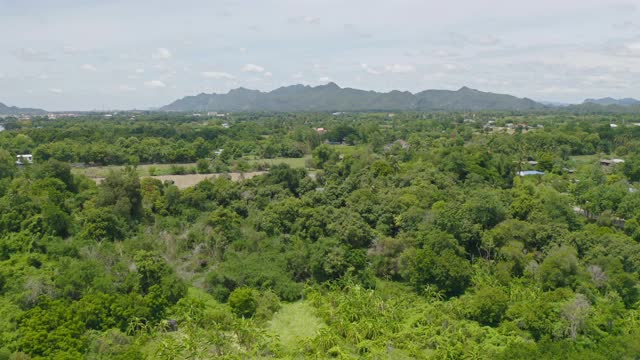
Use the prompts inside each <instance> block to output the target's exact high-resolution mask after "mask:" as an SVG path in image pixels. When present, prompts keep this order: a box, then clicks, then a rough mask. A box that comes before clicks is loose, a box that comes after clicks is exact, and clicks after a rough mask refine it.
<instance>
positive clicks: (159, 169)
mask: <svg viewBox="0 0 640 360" xmlns="http://www.w3.org/2000/svg"><path fill="white" fill-rule="evenodd" d="M310 159H311V155H306V156H304V157H301V158H275V159H261V158H258V159H249V160H248V162H249V164H251V165H254V164H269V166H271V165H278V164H288V165H289V166H291V167H292V168H305V167H306V165H307V164H306V162H307V160H310ZM175 166H178V167H184V168H195V167H196V163H186V164H145V165H138V166H137V167H136V170H137V171H138V175H140V176H148V175H150V174H149V169H151V168H154V169H155V171H154V175H172V171H171V168H172V167H175ZM124 168H125V166H121V165H109V166H91V167H85V168H73V169H72V170H71V171H72V172H73V173H74V174H83V175H85V176H87V177H90V178H103V177H106V176H107V175H108V174H109V171H111V170H115V171H118V170H122V169H124Z"/></svg>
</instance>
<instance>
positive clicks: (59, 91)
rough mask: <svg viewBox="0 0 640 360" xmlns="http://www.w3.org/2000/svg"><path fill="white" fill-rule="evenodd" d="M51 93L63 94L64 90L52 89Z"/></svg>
mask: <svg viewBox="0 0 640 360" xmlns="http://www.w3.org/2000/svg"><path fill="white" fill-rule="evenodd" d="M49 92H50V93H52V94H62V89H58V88H51V89H49Z"/></svg>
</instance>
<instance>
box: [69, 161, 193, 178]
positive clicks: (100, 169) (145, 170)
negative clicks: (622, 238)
mask: <svg viewBox="0 0 640 360" xmlns="http://www.w3.org/2000/svg"><path fill="white" fill-rule="evenodd" d="M172 166H181V167H186V168H192V167H195V166H196V164H195V163H188V164H147V165H138V166H137V167H136V170H137V171H138V175H140V176H147V175H149V169H150V168H155V175H171V167H172ZM124 168H125V166H120V165H109V166H91V167H86V168H73V169H72V170H71V171H72V172H73V173H74V174H83V175H85V176H87V177H90V178H96V177H105V176H107V175H108V174H109V171H111V170H115V171H117V170H122V169H124Z"/></svg>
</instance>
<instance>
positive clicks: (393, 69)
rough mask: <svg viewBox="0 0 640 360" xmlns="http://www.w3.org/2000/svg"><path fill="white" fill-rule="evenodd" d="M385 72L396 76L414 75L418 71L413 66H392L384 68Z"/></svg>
mask: <svg viewBox="0 0 640 360" xmlns="http://www.w3.org/2000/svg"><path fill="white" fill-rule="evenodd" d="M384 69H385V71H387V72H390V73H394V74H406V73H412V72H415V71H416V68H415V67H414V66H413V65H406V64H390V65H386V66H385V67H384Z"/></svg>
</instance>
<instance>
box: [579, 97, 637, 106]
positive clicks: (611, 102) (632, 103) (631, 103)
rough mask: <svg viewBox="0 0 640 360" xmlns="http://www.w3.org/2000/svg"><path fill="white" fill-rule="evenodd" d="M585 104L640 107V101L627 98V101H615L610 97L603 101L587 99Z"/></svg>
mask: <svg viewBox="0 0 640 360" xmlns="http://www.w3.org/2000/svg"><path fill="white" fill-rule="evenodd" d="M583 104H597V105H603V106H609V105H617V106H639V105H640V100H636V99H632V98H625V99H614V98H610V97H606V98H602V99H586V100H585V101H584V103H583Z"/></svg>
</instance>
